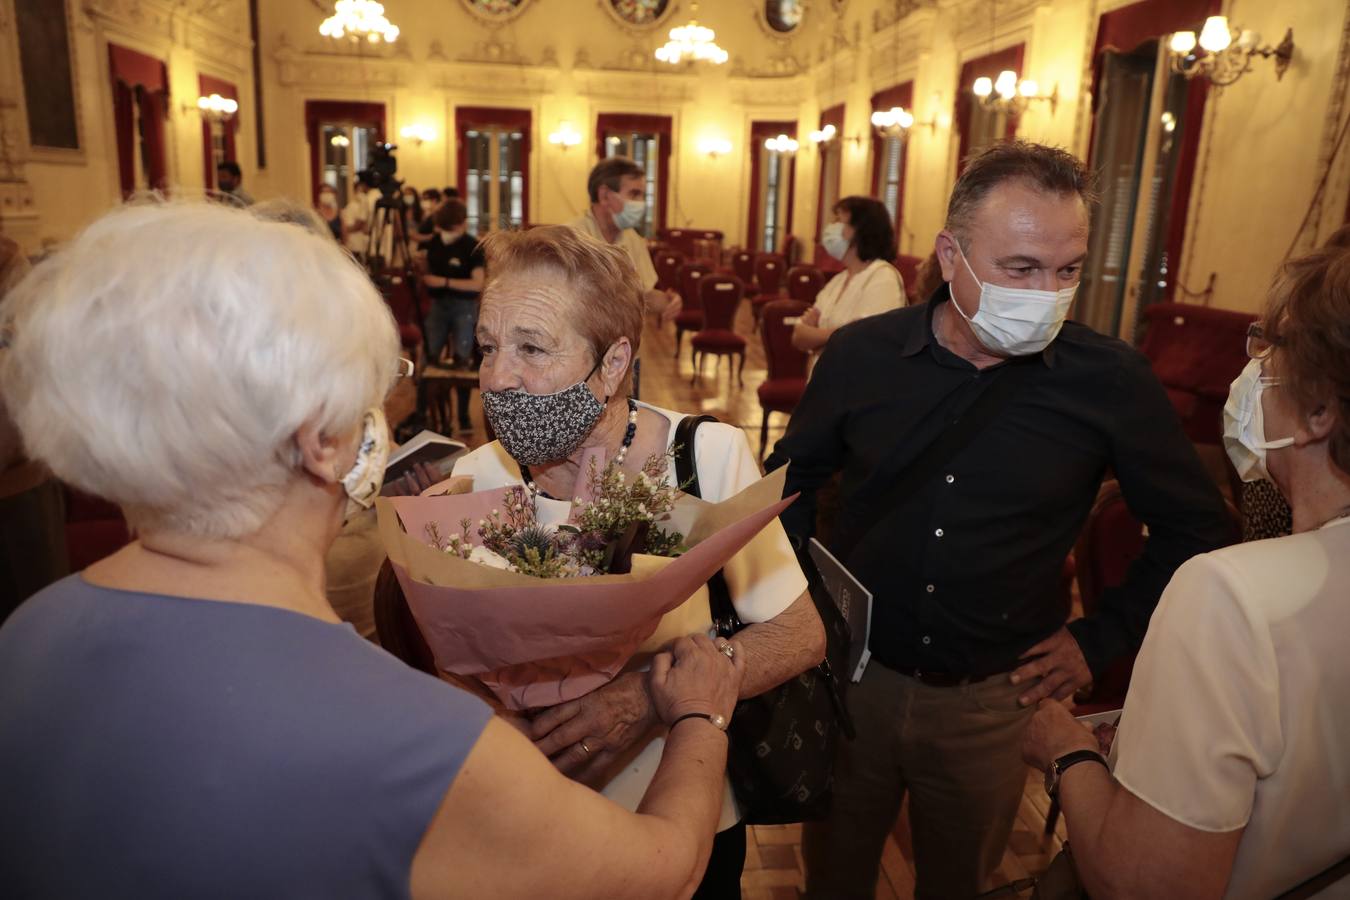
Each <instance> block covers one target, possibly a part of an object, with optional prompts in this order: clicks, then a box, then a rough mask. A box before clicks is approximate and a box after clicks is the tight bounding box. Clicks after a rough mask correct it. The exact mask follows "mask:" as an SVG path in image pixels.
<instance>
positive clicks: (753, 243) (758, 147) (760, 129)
mask: <svg viewBox="0 0 1350 900" xmlns="http://www.w3.org/2000/svg"><path fill="white" fill-rule="evenodd" d="M780 134H786V135H787V136H788V137H790V138H795V137H796V136H797V123H796V122H751V123H750V215H749V220H748V221H747V222H746V225H745V228H746V233H745V246H746V248H747V249H749V250H751V251H757V250H758V249H759V234H758V233H757V230H756V228H755V224H756V222H757V221H758V220H759V200H760V198H759V175H760V171H759V165H760V159H761V157H762V156H763V149H764V142H765V141H767V140H769V139H770V138H776V137H778V135H780ZM796 176H797V158H796V157H795V156H794V157H793V158H792V161H791V162H790V163H789V164H788V170H787V176H786V177H787V179H788V208H787V225H786V227H784V229H783V232H782V233H783V234H785V235H787V234H791V233H792V199H793V193H794V192H795V190H796V186H797V178H796Z"/></svg>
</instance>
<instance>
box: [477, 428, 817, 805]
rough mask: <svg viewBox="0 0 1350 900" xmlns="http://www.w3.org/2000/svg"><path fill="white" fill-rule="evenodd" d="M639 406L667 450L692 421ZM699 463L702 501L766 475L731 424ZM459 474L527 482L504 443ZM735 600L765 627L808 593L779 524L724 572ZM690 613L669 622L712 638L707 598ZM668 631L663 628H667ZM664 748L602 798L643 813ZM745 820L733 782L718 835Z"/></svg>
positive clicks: (705, 434) (656, 743) (542, 510)
mask: <svg viewBox="0 0 1350 900" xmlns="http://www.w3.org/2000/svg"><path fill="white" fill-rule="evenodd" d="M638 406H640V407H643V408H644V409H648V410H650V411H652V412H654V413H657V414H659V415H662V416H665V417H666V419H667V420H668V421H669V422H670V437H669V439H668V440H667V449H669V447H670V445H671V444H673V442H674V440H675V426H676V425H677V424H679V422H680V421H681V420H682V419H684V418H685V414H684V413H678V412H673V411H671V410H666V409H660V408H659V407H655V406H650V405H648V404H646V403H639V404H638ZM694 463H695V466H696V467H697V469H698V483H699V489H700V493H701V494H702V496H703V499H705V500H709V501H712V502H718V501H721V500H726V499H728V498H729V497H733V496H735V495H736V494H738V493H740V492H741V491H742V490H744V489H745V488H747V487H749V486H750V485H752V484H754V483H755V482H756V481H758V480H759V478H760V471H759V466H758V464H757V463H756V462H755V457H754V454H752V453H751V452H750V443H749V441H747V440H746V437H745V432H743V431H741V429H739V428H737V427H735V426H733V425H727V424H724V423H720V422H719V423H705V424H704V425H702V426H700V427H699V429H698V431H697V432H696V433H695V436H694ZM454 474H455V475H471V476H473V479H474V484H473V489H474V490H476V491H484V490H492V489H494V488H499V487H504V486H506V485H517V484H521V483H522V479H521V475H520V466H519V465H517V464H516V462H515V460H513V459H511V457H510V456H509V455H507V453H506V451H505V450H504V449H503V448H502V445H501V443H500V442H497V441H493V442H492V443H490V444H487V445H485V446H483V447H479V448H478V449H477V450H475V451H473V452H472V453H469V454H467V455H465V456H463V457H461V458H460V460H459V461H458V462H457V463H455V470H454ZM536 510H537V513H538V517H539V521H540V522H541V523H543V524H545V525H557V524H561V523H563V522H565V521H567V518H568V516H569V515H570V514H571V511H572V505H571V503H570V502H568V501H566V500H550V499H548V498H546V497H540V498H538V506H537V507H536ZM723 574H724V575H725V576H726V580H727V587H728V588H729V589H730V592H731V602H732V605H733V606H734V607H735V608H736V614H737V615H738V616H740V619H741V621H742V622H745V623H746V624H747V625H748V624H750V623H752V622H766V621H768V620H769V619H772V618H773V617H774V616H776V615H778V614H779V613H781V612H782V611H783V610H785V609H787V608H788V607H789V606H791V605H792V603H793V601H795V600H796V599H797V598H798V597H800V596H801V595H802V594H803V593H805V591H806V577H805V576H804V575H803V574H802V570H801V567H800V566H798V564H797V557H796V554H794V553H793V551H792V545H791V544H790V543H789V542H788V539H787V533H786V532H785V531H783V526H782V524H781V523H779V521H778V520H777V519H774V520H773V521H771V522H770V523H769V524H768V526H766V527H765V528H764V530H763V531H761V532H760V533H759V534H758V535H757V536H756V537H755V538H754V539H753V540H751V541H750V543H748V544H746V546H745V547H744V548H742V549H741V551H740V552H739V553H737V554H736V555H735V556H733V557H732V558H731V559H730V560H728V561H727V564H726V566H725V567H724V568H723ZM690 613H691V610H686V609H684V608H681V609H677V610H675V611H672V612H671V613H669V614H668V615H667V619H678V620H679V621H681V622H684V623H686V625H685V628H687V629H688V630H686V632H685V633H695V632H697V631H700V630H701V631H704V632H705V633H707V634H712V617H711V615H710V614H709V613H708V610H707V606H706V600H704V601H703V605H702V606H701V607H699V608H698V609H697V612H695V613H694V614H695V615H696V619H691V618H690V617H689V616H690ZM667 630H668V629H666V628H664V627H663V628H662V629H661V631H662V632H664V631H667ZM664 747H665V739H664V737H661V736H658V737H655V738H653V739H652V740H651V741H650V742H649V743H648V744H646V745H645V746H639V747H634V748H633V749H632V750H631V751H630V753H629V754H627V755H626V756H625V758H624V759H623V760H621V761H620V763H619V764H616V768H615V771H614V775H613V777H612V778H611V780H610V781H609V783H608V784H606V785H605V787H604V789H603V790H602V793H603V794H604V795H605V796H606V797H608V798H610V799H611V800H613V801H614V802H616V803H618V804H619V805H621V806H623V807H625V808H627V809H629V810H634V811H636V810H637V807H638V804H639V803H640V802H641V801H642V795H643V794H645V793H646V791H647V786H648V785H649V784H650V783H651V780H652V777H653V776H654V775H655V774H656V768H657V766H658V765H659V764H660V762H661V752H662V749H663V748H664ZM739 820H740V811H739V810H738V809H737V807H736V803H735V798H734V796H733V794H732V791H731V784H730V782H728V783H727V785H726V787H725V790H724V791H723V798H722V814H721V819H720V821H719V823H718V826H717V828H718V830H719V831H721V830H722V829H725V828H729V827H731V826H732V825H734V824H736V822H738V821H739Z"/></svg>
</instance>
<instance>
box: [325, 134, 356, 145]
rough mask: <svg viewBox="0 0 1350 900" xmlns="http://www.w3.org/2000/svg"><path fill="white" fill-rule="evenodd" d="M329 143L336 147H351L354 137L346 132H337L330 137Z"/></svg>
mask: <svg viewBox="0 0 1350 900" xmlns="http://www.w3.org/2000/svg"><path fill="white" fill-rule="evenodd" d="M328 143H330V144H332V145H333V146H334V147H350V146H351V145H352V139H351V138H349V137H347V136H346V135H345V134H335V135H333V136H332V137H330V138H329V139H328Z"/></svg>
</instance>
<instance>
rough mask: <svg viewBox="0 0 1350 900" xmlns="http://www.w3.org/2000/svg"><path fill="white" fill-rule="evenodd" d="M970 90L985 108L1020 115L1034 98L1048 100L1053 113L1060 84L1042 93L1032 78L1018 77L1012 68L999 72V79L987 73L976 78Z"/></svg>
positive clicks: (1057, 101)
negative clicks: (991, 77)
mask: <svg viewBox="0 0 1350 900" xmlns="http://www.w3.org/2000/svg"><path fill="white" fill-rule="evenodd" d="M970 92H971V93H972V94H974V95H975V97H976V99H978V100H979V102H980V105H981V106H983V107H984V108H985V109H992V110H996V111H999V112H1004V113H1007V114H1009V115H1014V116H1020V115H1021V114H1022V113H1023V112H1024V111H1025V110H1026V108H1027V106H1028V105H1029V104H1030V103H1031V102H1032V101H1033V100H1045V101H1048V102H1049V104H1050V113H1051V114H1052V115H1053V114H1054V112H1055V106H1056V105H1057V104H1058V103H1059V85H1055V89H1054V90H1053V91H1051V92H1050V93H1049V94H1042V93H1041V86H1040V85H1039V84H1037V83H1036V82H1035V81H1034V80H1032V79H1030V78H1022V79H1018V77H1017V73H1016V72H1014V71H1012V70H1011V69H1004V70H1003V71H1002V72H999V73H998V78H997V79H990V78H989V77H988V76H987V75H986V76H983V77H980V78H976V79H975V84H974V86H972V87H971V89H970Z"/></svg>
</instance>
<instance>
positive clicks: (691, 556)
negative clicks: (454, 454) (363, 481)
mask: <svg viewBox="0 0 1350 900" xmlns="http://www.w3.org/2000/svg"><path fill="white" fill-rule="evenodd" d="M782 491H783V470H779V471H777V472H775V473H773V474H771V475H769V476H768V477H766V478H763V479H760V480H759V481H757V482H756V483H755V484H753V485H751V486H750V487H748V488H746V489H745V490H744V491H742V492H741V493H739V494H737V495H736V496H734V497H731V498H729V499H727V500H725V501H723V502H722V503H715V504H714V503H707V502H705V501H702V500H698V499H696V498H693V497H681V498H680V500H679V501H678V504H677V507H676V510H675V511H674V512H673V513H672V518H673V520H674V521H673V522H672V523H661V524H662V525H663V527H671V525H672V524H673V526H674V527H676V528H678V530H680V531H683V532H684V533H685V535H686V542H687V543H688V545H689V548H690V549H689V550H688V552H686V553H685V554H684V555H682V556H680V557H679V558H677V559H671V560H665V559H661V560H654V559H652V558H646V559H645V560H644V562H643V564H642V565H638V563H637V562H635V564H634V569H635V572H634V574H629V575H599V576H591V577H579V578H566V579H556V580H541V579H538V578H533V577H530V576H528V575H521V574H519V573H517V572H509V571H505V570H502V569H493V568H490V567H488V566H483V565H480V564H478V563H471V562H468V561H467V560H463V559H459V558H458V557H454V556H450V555H448V554H446V553H443V552H441V551H439V550H437V549H435V548H434V547H431V546H429V544H428V539H427V538H426V537H425V532H424V526H425V524H426V523H427V522H436V523H437V525H438V527H439V528H440V530H441V534H442V535H449V534H458V533H459V530H460V528H459V522H460V520H461V519H464V518H468V519H470V520H472V522H473V526H472V528H471V529H470V535H471V536H472V537H473V538H474V540H475V542H476V540H477V527H478V520H479V519H481V518H483V516H484V515H486V514H487V513H488V512H490V511H491V510H493V509H500V508H501V505H502V504H501V499H502V496H503V494H504V493H505V489H498V490H493V491H480V492H475V493H470V494H458V495H448V496H439V497H396V498H380V499H379V500H377V501H376V508H377V510H378V513H379V520H380V532H381V536H382V537H383V539H384V543H385V548H386V550H387V551H388V553H389V559H390V562H391V563H392V564H393V568H394V572H395V573H396V575H397V576H398V579H399V583H400V584H401V585H402V587H403V592H404V594H405V596H406V597H407V599H408V606H409V608H410V609H411V611H412V614H413V618H415V619H416V620H417V624H418V627H419V629H421V631H422V634H423V636H424V637H425V638H426V641H427V644H428V645H429V646H430V648H431V651H432V654H433V655H434V656H435V658H436V665H437V666H439V667H440V668H442V669H444V670H445V671H447V672H453V673H455V674H459V675H472V676H474V677H476V678H477V679H478V680H479V681H481V682H483V683H484V684H485V685H486V686H487V687H488V688H489V689H490V690H491V691H492V692H493V693H494V694H495V695H496V696H497V698H498V699H499V700H501V701H502V702H503V703H504V704H505V705H506V706H507V707H509V708H512V709H527V708H532V707H541V706H551V705H554V704H557V703H561V702H564V701H566V700H571V699H575V698H576V697H580V696H582V695H584V694H586V693H589V692H590V691H592V690H594V689H596V688H597V687H600V686H601V685H603V684H605V683H606V682H607V681H609V680H610V679H611V678H613V677H614V676H615V675H617V674H618V673H619V672H620V671H622V669H623V668H624V666H625V665H626V664H627V663H628V661H629V659H630V658H631V657H632V655H633V652H634V651H635V650H636V649H637V648H638V647H639V646H640V645H641V644H642V642H643V641H644V640H646V639H647V638H648V637H649V636H651V635H652V634H653V633H654V632H655V631H656V628H657V625H658V624H659V622H660V620H661V617H662V616H663V615H665V614H666V613H667V612H669V611H671V610H672V609H674V608H675V607H677V606H679V605H680V604H681V603H683V602H684V601H685V599H686V598H688V597H689V596H690V595H692V594H693V593H694V592H695V591H696V590H697V589H698V588H699V587H700V586H702V585H703V584H704V583H706V582H707V580H708V579H709V578H710V577H711V576H712V574H713V573H714V572H716V571H717V570H718V569H720V568H721V567H722V566H723V565H725V563H726V562H727V560H729V559H730V558H731V557H732V556H733V555H735V554H736V553H737V552H738V551H739V550H740V549H741V548H742V547H744V546H745V545H746V544H747V543H749V541H750V540H751V539H752V538H753V537H754V536H755V535H756V534H758V533H759V532H760V531H761V530H762V529H763V528H764V527H765V526H766V525H767V524H768V523H769V522H771V521H773V519H774V518H776V517H777V516H778V514H779V513H780V512H782V511H783V510H784V509H785V508H786V507H787V506H788V504H790V503H791V502H792V501H793V499H795V497H789V498H787V499H780V498H782Z"/></svg>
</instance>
